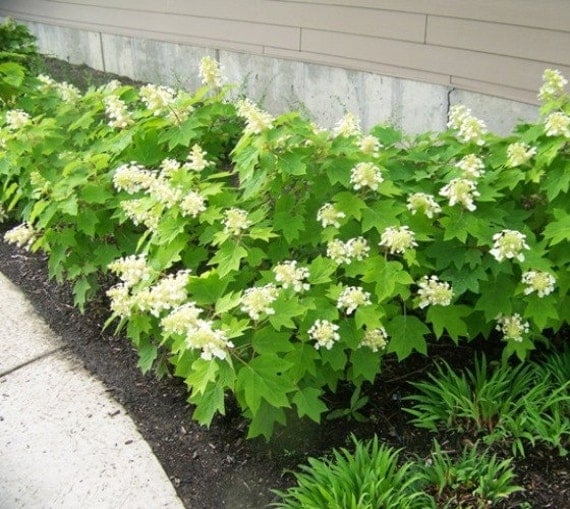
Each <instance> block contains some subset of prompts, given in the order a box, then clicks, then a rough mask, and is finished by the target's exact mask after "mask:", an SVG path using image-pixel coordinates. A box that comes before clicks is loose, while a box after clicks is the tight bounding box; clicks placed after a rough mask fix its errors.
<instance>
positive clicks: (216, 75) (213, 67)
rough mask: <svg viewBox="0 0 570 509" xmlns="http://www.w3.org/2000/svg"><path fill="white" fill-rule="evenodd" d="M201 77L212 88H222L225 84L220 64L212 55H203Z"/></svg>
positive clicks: (203, 82)
mask: <svg viewBox="0 0 570 509" xmlns="http://www.w3.org/2000/svg"><path fill="white" fill-rule="evenodd" d="M200 78H201V79H202V84H204V85H206V86H207V87H208V88H210V89H216V88H220V87H221V86H222V84H223V79H222V72H221V69H220V64H219V62H217V61H216V60H214V59H213V58H211V57H203V58H202V60H200Z"/></svg>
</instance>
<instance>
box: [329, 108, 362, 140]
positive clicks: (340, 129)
mask: <svg viewBox="0 0 570 509" xmlns="http://www.w3.org/2000/svg"><path fill="white" fill-rule="evenodd" d="M333 134H334V136H345V137H348V136H358V135H360V121H359V119H358V117H357V116H356V115H354V114H353V113H350V112H347V113H346V114H345V115H344V116H343V117H342V118H341V119H340V120H339V121H338V122H337V124H336V126H335V128H334V130H333Z"/></svg>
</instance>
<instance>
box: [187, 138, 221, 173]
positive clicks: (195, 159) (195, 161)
mask: <svg viewBox="0 0 570 509" xmlns="http://www.w3.org/2000/svg"><path fill="white" fill-rule="evenodd" d="M207 154H208V152H206V151H205V150H202V147H200V145H198V144H195V145H194V146H193V147H192V149H191V150H190V153H189V154H188V161H187V162H186V163H184V168H185V169H187V170H192V171H198V172H199V171H202V170H204V169H206V168H207V167H208V166H211V165H212V164H214V163H213V162H212V161H208V160H207V159H206V155H207Z"/></svg>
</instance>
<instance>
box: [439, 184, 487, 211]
mask: <svg viewBox="0 0 570 509" xmlns="http://www.w3.org/2000/svg"><path fill="white" fill-rule="evenodd" d="M439 194H440V196H445V197H446V198H448V199H449V206H450V207H453V206H454V205H455V204H457V203H460V204H461V205H463V207H464V208H466V209H467V210H469V211H471V212H473V211H474V210H475V209H476V208H477V206H476V205H475V202H474V200H473V199H474V198H476V197H478V196H480V193H479V191H477V186H476V183H475V182H474V181H473V180H470V179H466V178H456V179H452V180H451V181H450V182H449V183H448V184H447V185H445V186H444V187H442V188H441V190H440V191H439Z"/></svg>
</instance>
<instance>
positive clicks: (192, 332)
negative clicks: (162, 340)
mask: <svg viewBox="0 0 570 509" xmlns="http://www.w3.org/2000/svg"><path fill="white" fill-rule="evenodd" d="M201 313H202V310H201V309H200V308H198V307H196V304H195V303H194V302H186V303H184V304H182V305H181V306H178V307H176V308H174V309H173V310H172V311H171V312H170V313H169V314H168V315H166V316H165V317H164V318H163V319H162V320H161V322H160V325H161V327H162V330H163V331H164V333H165V334H180V335H184V336H186V337H185V343H186V346H187V347H188V348H191V349H193V350H201V351H202V352H201V354H200V357H202V359H204V360H212V359H213V358H214V357H216V358H218V359H222V360H223V359H226V358H227V356H228V349H229V348H233V346H234V344H233V343H232V342H231V341H229V340H228V338H227V337H226V334H225V333H224V332H223V331H221V330H219V329H215V328H214V324H213V322H211V321H209V320H202V319H200V314H201Z"/></svg>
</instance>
